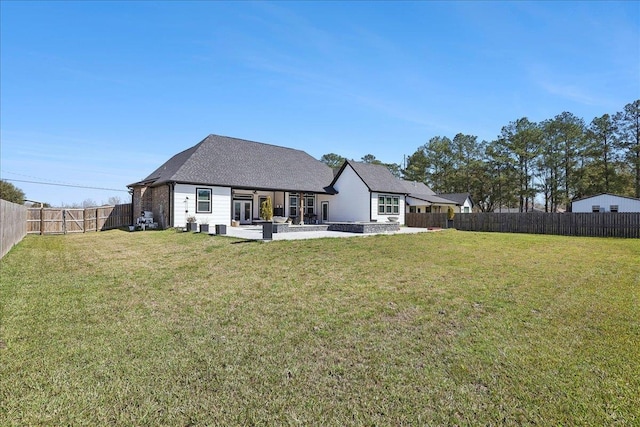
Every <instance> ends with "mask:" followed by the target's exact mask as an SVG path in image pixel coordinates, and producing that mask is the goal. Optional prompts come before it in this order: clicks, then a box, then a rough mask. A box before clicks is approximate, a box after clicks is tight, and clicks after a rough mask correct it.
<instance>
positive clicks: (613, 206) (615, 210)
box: [609, 205, 618, 213]
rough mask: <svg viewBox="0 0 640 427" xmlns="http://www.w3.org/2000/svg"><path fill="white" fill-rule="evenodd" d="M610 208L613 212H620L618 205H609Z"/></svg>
mask: <svg viewBox="0 0 640 427" xmlns="http://www.w3.org/2000/svg"><path fill="white" fill-rule="evenodd" d="M609 210H610V211H611V212H614V213H617V212H618V205H611V206H609Z"/></svg>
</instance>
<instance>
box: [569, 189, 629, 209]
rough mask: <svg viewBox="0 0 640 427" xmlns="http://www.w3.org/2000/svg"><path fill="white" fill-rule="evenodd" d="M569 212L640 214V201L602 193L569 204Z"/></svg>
mask: <svg viewBox="0 0 640 427" xmlns="http://www.w3.org/2000/svg"><path fill="white" fill-rule="evenodd" d="M571 211H572V212H578V213H581V212H582V213H585V212H614V213H615V212H640V199H635V198H633V197H626V196H618V195H615V194H609V193H602V194H598V195H595V196H590V197H584V198H582V199H578V200H574V201H573V202H572V203H571Z"/></svg>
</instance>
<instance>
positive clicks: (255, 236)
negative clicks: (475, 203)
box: [227, 225, 436, 240]
mask: <svg viewBox="0 0 640 427" xmlns="http://www.w3.org/2000/svg"><path fill="white" fill-rule="evenodd" d="M432 231H436V230H432V229H428V228H415V227H400V230H399V231H394V232H385V233H347V232H342V231H301V232H297V233H274V234H273V239H272V240H300V239H319V238H323V237H366V236H375V235H379V234H384V235H391V234H415V233H427V232H432ZM227 236H232V237H237V238H240V239H247V240H262V226H260V225H245V226H239V227H227Z"/></svg>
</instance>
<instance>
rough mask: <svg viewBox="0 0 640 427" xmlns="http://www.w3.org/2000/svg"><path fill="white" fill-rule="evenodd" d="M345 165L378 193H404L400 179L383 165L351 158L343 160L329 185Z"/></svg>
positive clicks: (370, 188) (371, 189)
mask: <svg viewBox="0 0 640 427" xmlns="http://www.w3.org/2000/svg"><path fill="white" fill-rule="evenodd" d="M347 165H349V166H351V167H352V168H353V170H354V171H355V173H356V174H357V175H358V176H359V177H360V179H361V180H362V182H364V184H365V185H366V186H367V187H368V188H369V190H370V191H376V192H380V193H397V194H406V193H407V192H406V191H405V188H404V185H403V184H402V180H401V179H398V178H396V177H395V176H393V174H392V173H391V172H390V171H389V169H387V167H386V166H384V165H376V164H372V163H363V162H354V161H353V160H345V162H344V164H343V165H342V167H341V168H340V171H339V172H338V173H337V174H336V176H335V178H334V179H333V182H332V183H331V185H332V186H333V184H334V183H335V182H336V181H337V180H338V177H339V176H340V175H341V174H342V171H343V170H344V168H345V167H347Z"/></svg>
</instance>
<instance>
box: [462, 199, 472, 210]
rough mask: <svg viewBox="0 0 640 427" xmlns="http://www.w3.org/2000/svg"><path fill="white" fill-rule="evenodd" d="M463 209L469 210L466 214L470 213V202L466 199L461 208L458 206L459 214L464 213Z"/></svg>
mask: <svg viewBox="0 0 640 427" xmlns="http://www.w3.org/2000/svg"><path fill="white" fill-rule="evenodd" d="M464 208H469V212H468V213H471V212H472V207H471V201H470V200H469V198H468V197H467V198H466V199H464V203H463V204H462V206H460V213H464Z"/></svg>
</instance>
